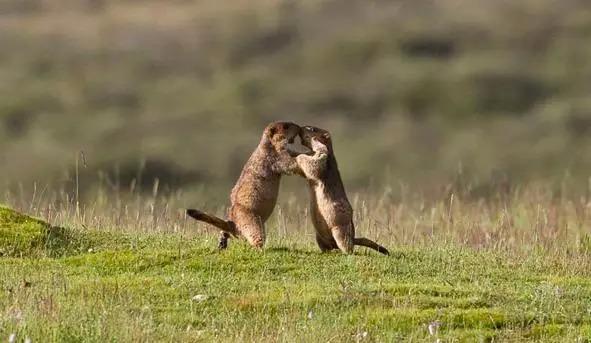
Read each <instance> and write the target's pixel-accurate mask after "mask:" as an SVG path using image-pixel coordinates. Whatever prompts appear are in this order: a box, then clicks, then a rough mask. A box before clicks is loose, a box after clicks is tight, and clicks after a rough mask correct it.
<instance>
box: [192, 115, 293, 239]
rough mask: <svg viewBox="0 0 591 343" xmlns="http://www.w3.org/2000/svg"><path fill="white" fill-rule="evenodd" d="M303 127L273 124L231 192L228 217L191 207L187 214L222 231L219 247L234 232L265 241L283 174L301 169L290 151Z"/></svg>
mask: <svg viewBox="0 0 591 343" xmlns="http://www.w3.org/2000/svg"><path fill="white" fill-rule="evenodd" d="M300 131H301V128H300V127H299V126H298V125H296V124H294V123H290V122H275V123H271V124H269V125H268V126H267V127H266V128H265V131H264V133H263V136H262V138H261V141H260V143H259V145H258V146H257V148H256V149H255V151H254V152H253V153H252V155H251V156H250V158H249V159H248V161H247V162H246V164H245V165H244V168H243V169H242V173H241V174H240V178H238V181H237V182H236V185H235V186H234V188H233V189H232V194H231V195H230V208H229V209H228V220H223V219H220V218H218V217H216V216H212V215H208V214H206V213H203V212H201V211H198V210H195V209H190V210H187V214H188V215H189V216H191V217H193V218H195V219H197V220H200V221H204V222H206V223H208V224H211V225H214V226H216V227H218V228H219V229H221V230H222V236H221V237H220V244H219V247H220V248H221V249H224V248H226V247H227V240H228V238H229V237H230V235H232V236H235V237H244V238H246V240H247V241H248V242H249V243H250V245H252V246H253V247H256V248H261V247H262V246H263V245H264V243H265V222H266V221H267V219H268V218H269V216H270V215H271V213H272V212H273V209H274V208H275V204H276V202H277V194H278V192H279V183H280V180H281V175H283V174H293V173H296V172H298V171H299V168H298V165H297V162H296V160H295V158H294V157H292V156H291V155H290V153H289V152H288V150H287V145H288V144H291V143H293V142H294V139H295V138H296V137H297V136H298V135H299V134H300Z"/></svg>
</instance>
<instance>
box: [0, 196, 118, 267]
mask: <svg viewBox="0 0 591 343" xmlns="http://www.w3.org/2000/svg"><path fill="white" fill-rule="evenodd" d="M127 244H128V240H127V239H126V237H124V236H122V235H116V234H113V233H107V232H96V231H94V232H92V231H90V232H80V231H77V230H73V229H68V228H62V227H57V226H52V225H51V224H49V223H47V222H44V221H42V220H40V219H36V218H32V217H30V216H27V215H24V214H22V213H19V212H16V211H14V210H12V209H9V208H5V207H0V256H8V257H59V256H67V255H75V254H79V253H83V252H87V251H88V250H89V249H91V248H93V249H96V248H97V247H107V246H108V247H110V248H117V247H121V246H122V245H127Z"/></svg>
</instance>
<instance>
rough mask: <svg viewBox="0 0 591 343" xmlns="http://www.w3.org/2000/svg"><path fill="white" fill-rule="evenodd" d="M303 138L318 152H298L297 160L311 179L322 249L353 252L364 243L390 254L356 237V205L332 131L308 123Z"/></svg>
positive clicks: (318, 239)
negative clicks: (339, 163)
mask: <svg viewBox="0 0 591 343" xmlns="http://www.w3.org/2000/svg"><path fill="white" fill-rule="evenodd" d="M301 137H302V143H303V144H304V145H305V146H307V147H309V148H311V149H312V150H313V152H314V154H313V155H312V156H308V155H304V154H302V155H298V156H297V157H296V160H297V162H298V165H299V167H300V168H301V170H302V172H303V173H304V175H305V176H306V178H307V179H308V184H309V189H310V197H311V204H310V212H311V213H312V221H313V223H314V228H315V229H316V242H318V246H319V247H320V250H322V251H327V250H333V249H341V251H343V252H344V253H347V254H350V253H352V252H353V246H354V245H362V246H365V247H368V248H371V249H374V250H377V251H379V252H380V253H382V254H385V255H389V254H390V253H389V252H388V250H387V249H386V248H384V247H382V246H381V245H379V244H377V243H375V242H374V241H372V240H369V239H367V238H355V226H354V225H353V208H352V207H351V204H350V203H349V200H348V199H347V193H346V192H345V186H344V185H343V181H342V180H341V175H340V173H339V168H338V166H337V160H336V158H335V156H334V151H333V148H332V141H331V138H330V133H329V132H328V131H326V130H322V129H319V128H316V127H312V126H304V127H302V133H301Z"/></svg>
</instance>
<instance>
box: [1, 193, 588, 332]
mask: <svg viewBox="0 0 591 343" xmlns="http://www.w3.org/2000/svg"><path fill="white" fill-rule="evenodd" d="M103 196H105V197H106V198H105V199H103V200H104V201H103V200H101V201H99V199H95V200H94V201H90V202H88V201H84V202H81V203H80V204H79V207H80V209H79V210H78V211H77V210H76V205H75V204H76V202H75V201H72V202H70V203H67V202H61V201H58V200H56V199H58V198H53V200H51V201H50V200H48V199H49V198H48V199H45V200H42V201H40V202H39V205H38V206H33V207H31V208H29V209H26V210H27V212H30V213H33V214H35V215H38V216H41V217H48V218H50V222H52V223H55V224H59V225H60V226H63V228H61V229H59V230H60V231H55V230H58V228H54V227H52V226H51V225H48V224H45V223H43V222H40V221H36V220H32V219H29V218H28V217H22V216H20V215H18V214H15V213H14V212H11V211H9V210H7V209H3V210H2V212H1V213H2V215H1V216H0V232H2V237H3V239H2V240H1V242H2V249H3V250H2V251H3V252H4V251H10V253H8V254H5V256H4V257H2V260H1V261H0V280H1V281H0V286H1V287H2V289H3V290H4V292H3V293H1V294H0V313H2V314H3V317H2V318H3V319H2V326H1V327H0V336H1V337H8V336H9V335H10V334H11V333H16V334H17V336H18V337H19V339H24V338H25V337H30V338H32V339H33V340H34V341H39V340H44V341H47V340H50V341H64V340H66V341H67V340H86V341H104V340H122V341H126V340H179V339H180V340H189V341H200V340H203V341H210V340H222V341H236V340H242V341H330V340H332V341H335V340H336V341H392V340H401V339H407V340H408V339H413V340H432V341H435V339H437V338H440V339H442V340H443V341H454V340H466V341H473V340H485V341H487V340H515V339H521V340H523V339H538V340H544V341H547V340H554V341H559V340H565V339H566V340H586V339H590V338H591V307H590V306H591V272H590V270H591V265H590V263H589V254H590V251H591V250H590V249H591V245H590V240H589V238H588V235H587V232H586V230H588V227H589V206H588V205H587V204H585V203H583V201H584V200H583V199H576V200H570V199H568V197H563V198H560V199H558V198H556V197H553V196H552V192H550V191H548V190H546V189H544V188H536V187H534V186H532V187H524V188H522V189H521V190H520V191H513V192H511V193H509V194H506V195H505V196H500V195H499V196H496V197H491V198H486V199H485V198H481V199H467V198H463V197H462V196H459V195H457V196H454V197H453V199H452V197H451V196H447V195H446V196H443V197H442V199H440V200H437V199H427V198H423V199H418V198H417V197H415V196H412V197H411V196H408V197H407V198H404V199H398V200H395V199H389V198H388V196H387V195H384V194H378V193H367V194H363V193H360V194H357V195H354V196H352V199H354V201H353V202H354V207H355V209H356V222H357V226H358V232H359V234H362V235H365V236H368V237H372V238H375V239H376V240H378V241H379V242H380V243H382V244H384V245H386V246H387V247H388V248H390V250H391V252H392V256H391V257H384V256H381V255H379V254H376V253H373V252H371V251H367V250H363V249H361V248H359V249H357V252H356V254H355V255H353V256H345V255H342V254H340V253H338V252H335V253H328V254H322V253H320V252H319V250H318V249H317V248H316V247H315V244H314V238H313V232H312V231H311V230H312V228H311V226H310V225H309V223H308V221H309V219H308V218H307V217H306V210H305V201H301V199H299V195H297V196H296V195H291V196H289V195H288V196H286V197H282V199H283V200H282V201H281V203H280V204H279V208H278V209H277V210H276V212H275V215H274V217H273V218H272V219H270V221H269V223H268V224H269V225H268V232H269V237H270V240H269V242H268V243H267V246H266V248H265V250H264V251H262V252H258V251H254V250H252V249H251V248H250V247H248V246H247V245H246V244H245V243H243V242H239V241H235V240H233V241H231V245H230V248H229V250H227V251H224V252H219V251H217V250H216V249H215V246H216V234H217V233H216V231H215V230H212V229H211V228H206V227H204V226H202V225H200V224H198V223H196V222H193V221H190V220H188V219H186V218H185V217H184V214H183V212H182V211H181V210H180V209H181V208H182V207H183V206H184V201H186V200H184V199H183V197H182V196H180V195H178V194H177V195H174V196H160V195H158V194H153V195H151V196H150V195H140V194H135V195H129V194H128V195H125V196H123V195H121V196H120V197H119V200H118V201H115V200H114V199H112V198H111V197H113V198H117V196H115V195H113V194H108V193H105V194H103ZM292 197H293V198H294V199H292ZM25 198H26V197H23V199H25ZM11 200H13V203H12V205H13V206H15V207H22V205H24V204H25V203H19V201H17V199H16V197H15V198H12V199H11ZM296 203H302V205H296ZM212 205H213V204H210V205H209V208H210V209H215V208H216V207H217V208H218V212H219V214H222V213H223V206H222V205H221V204H218V205H217V206H212ZM26 232H33V233H34V235H33V234H31V235H27V234H23V233H26ZM55 232H59V233H60V235H59V237H58V238H59V239H55V235H52V233H55ZM7 247H8V248H10V249H12V250H7ZM17 250H18V251H17ZM19 252H20V253H19ZM429 327H430V328H431V329H429Z"/></svg>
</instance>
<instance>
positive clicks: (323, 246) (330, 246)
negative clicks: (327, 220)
mask: <svg viewBox="0 0 591 343" xmlns="http://www.w3.org/2000/svg"><path fill="white" fill-rule="evenodd" d="M316 243H318V247H319V248H320V251H322V252H327V251H331V250H334V249H337V248H338V247H337V243H336V242H335V241H334V239H333V238H332V237H330V239H326V237H324V236H322V235H321V234H319V233H318V232H317V233H316Z"/></svg>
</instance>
